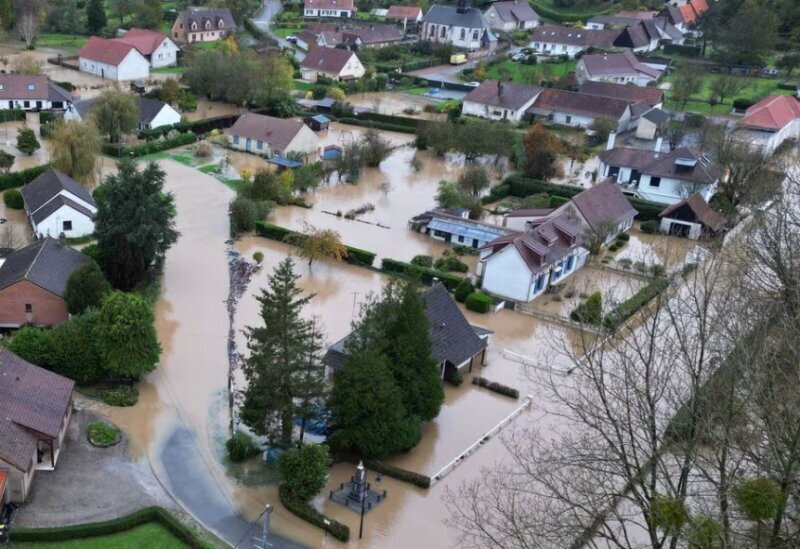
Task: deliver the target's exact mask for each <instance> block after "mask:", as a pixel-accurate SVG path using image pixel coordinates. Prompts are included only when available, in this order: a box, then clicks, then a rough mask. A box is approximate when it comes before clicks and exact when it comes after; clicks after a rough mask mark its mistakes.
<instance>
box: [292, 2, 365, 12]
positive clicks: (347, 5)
mask: <svg viewBox="0 0 800 549" xmlns="http://www.w3.org/2000/svg"><path fill="white" fill-rule="evenodd" d="M303 8H304V9H307V10H308V9H317V10H352V11H356V8H355V6H354V5H353V0H305V2H304V3H303Z"/></svg>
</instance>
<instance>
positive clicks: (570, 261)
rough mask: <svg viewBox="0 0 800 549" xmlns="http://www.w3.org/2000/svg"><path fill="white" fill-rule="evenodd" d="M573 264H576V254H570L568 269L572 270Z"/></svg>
mask: <svg viewBox="0 0 800 549" xmlns="http://www.w3.org/2000/svg"><path fill="white" fill-rule="evenodd" d="M573 265H575V256H574V255H571V256H569V259H568V260H567V270H568V271H571V270H572V267H573Z"/></svg>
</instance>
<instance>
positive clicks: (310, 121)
mask: <svg viewBox="0 0 800 549" xmlns="http://www.w3.org/2000/svg"><path fill="white" fill-rule="evenodd" d="M303 122H305V124H306V126H308V127H309V128H311V129H312V130H314V131H315V132H326V131H328V128H329V127H330V125H331V119H330V118H328V117H327V116H325V115H324V114H317V115H314V116H308V117H306V118H304V119H303Z"/></svg>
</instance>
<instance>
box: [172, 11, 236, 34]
mask: <svg viewBox="0 0 800 549" xmlns="http://www.w3.org/2000/svg"><path fill="white" fill-rule="evenodd" d="M178 17H179V18H180V20H181V22H182V23H183V30H184V31H186V32H192V23H193V22H196V23H197V27H198V28H197V30H198V31H200V30H203V27H204V26H205V22H206V21H209V22H210V23H211V26H212V27H213V28H214V30H232V29H235V28H236V21H234V20H233V16H232V15H231V12H230V10H228V9H226V8H217V9H210V8H192V9H189V10H184V11H182V12H180V13H179V14H178ZM220 21H222V26H221V27H220V26H219V22H220Z"/></svg>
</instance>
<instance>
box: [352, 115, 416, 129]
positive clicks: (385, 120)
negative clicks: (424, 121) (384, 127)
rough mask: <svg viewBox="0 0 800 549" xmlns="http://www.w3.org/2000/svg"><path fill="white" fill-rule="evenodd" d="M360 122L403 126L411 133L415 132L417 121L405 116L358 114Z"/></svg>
mask: <svg viewBox="0 0 800 549" xmlns="http://www.w3.org/2000/svg"><path fill="white" fill-rule="evenodd" d="M358 118H359V119H360V120H369V121H371V122H379V123H381V124H390V125H392V126H404V127H406V128H408V130H410V131H412V132H416V131H417V126H418V125H419V120H417V119H416V118H409V117H406V116H395V115H392V114H381V113H378V112H364V113H359V114H358Z"/></svg>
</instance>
